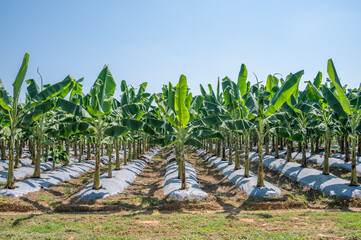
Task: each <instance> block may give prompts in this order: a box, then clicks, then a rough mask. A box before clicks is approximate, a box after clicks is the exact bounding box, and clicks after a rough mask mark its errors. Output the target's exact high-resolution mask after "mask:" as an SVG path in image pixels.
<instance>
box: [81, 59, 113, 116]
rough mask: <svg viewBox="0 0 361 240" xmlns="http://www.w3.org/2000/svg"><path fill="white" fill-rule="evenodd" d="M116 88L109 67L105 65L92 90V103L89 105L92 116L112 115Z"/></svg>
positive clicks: (88, 108)
mask: <svg viewBox="0 0 361 240" xmlns="http://www.w3.org/2000/svg"><path fill="white" fill-rule="evenodd" d="M115 86H116V84H115V81H114V79H113V76H112V74H111V72H110V70H109V68H108V65H105V66H104V68H103V69H102V71H101V72H100V73H99V75H98V78H97V80H95V82H94V84H93V86H92V88H91V90H90V96H91V103H90V104H88V105H87V110H88V112H89V113H90V114H92V115H95V116H98V115H105V114H108V113H110V111H111V107H112V100H113V96H114V91H115Z"/></svg>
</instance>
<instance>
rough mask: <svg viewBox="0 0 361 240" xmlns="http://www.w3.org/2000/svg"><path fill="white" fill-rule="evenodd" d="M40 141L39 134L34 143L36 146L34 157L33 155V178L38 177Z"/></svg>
mask: <svg viewBox="0 0 361 240" xmlns="http://www.w3.org/2000/svg"><path fill="white" fill-rule="evenodd" d="M41 141H42V137H41V134H39V137H38V141H37V144H36V145H37V146H36V157H35V167H34V173H33V178H40V158H41V157H40V156H41Z"/></svg>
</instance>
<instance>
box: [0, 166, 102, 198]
mask: <svg viewBox="0 0 361 240" xmlns="http://www.w3.org/2000/svg"><path fill="white" fill-rule="evenodd" d="M94 167H95V161H94V160H89V161H84V162H81V163H73V164H72V165H70V166H64V167H60V168H58V169H56V170H55V171H48V172H45V173H42V174H41V178H28V179H25V180H22V181H19V182H17V183H16V188H15V189H1V190H0V196H8V197H20V196H23V195H25V194H28V193H31V192H36V191H39V190H41V189H46V188H49V187H51V186H53V185H56V184H58V183H59V182H64V181H67V180H69V179H72V178H75V177H77V176H79V175H80V174H82V173H84V172H87V171H89V170H90V169H93V168H94Z"/></svg>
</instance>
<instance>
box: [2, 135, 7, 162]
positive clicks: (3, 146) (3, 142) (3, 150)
mask: <svg viewBox="0 0 361 240" xmlns="http://www.w3.org/2000/svg"><path fill="white" fill-rule="evenodd" d="M1 159H3V160H5V159H6V154H5V140H3V139H2V140H1Z"/></svg>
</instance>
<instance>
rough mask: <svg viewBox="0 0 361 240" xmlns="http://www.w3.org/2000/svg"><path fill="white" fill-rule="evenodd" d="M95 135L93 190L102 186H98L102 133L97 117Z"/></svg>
mask: <svg viewBox="0 0 361 240" xmlns="http://www.w3.org/2000/svg"><path fill="white" fill-rule="evenodd" d="M96 133H97V142H96V145H95V148H96V150H95V172H94V183H93V189H100V188H101V187H102V186H101V184H100V145H102V132H101V119H100V116H98V124H97V127H96Z"/></svg>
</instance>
